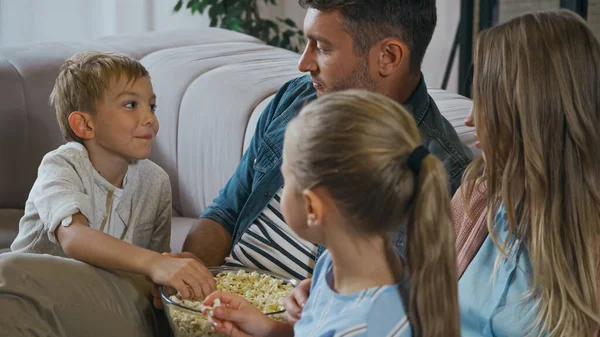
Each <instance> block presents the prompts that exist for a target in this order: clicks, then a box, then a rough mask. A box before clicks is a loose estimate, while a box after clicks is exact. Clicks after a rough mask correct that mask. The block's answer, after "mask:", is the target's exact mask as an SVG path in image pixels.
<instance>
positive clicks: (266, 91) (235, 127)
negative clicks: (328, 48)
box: [0, 28, 473, 252]
mask: <svg viewBox="0 0 600 337" xmlns="http://www.w3.org/2000/svg"><path fill="white" fill-rule="evenodd" d="M83 50H100V51H116V52H120V53H124V54H127V55H130V56H132V57H134V58H136V59H139V60H141V62H142V63H143V64H144V65H145V66H146V67H147V68H148V70H149V72H150V75H151V76H152V82H153V85H154V90H155V92H156V94H157V96H158V100H157V104H158V113H157V115H158V119H159V121H160V132H159V134H158V137H157V143H156V145H155V147H154V148H153V152H152V156H151V159H152V160H154V161H155V162H156V163H158V164H159V165H160V166H162V167H163V168H164V169H165V170H166V171H167V172H168V173H169V175H170V177H171V182H172V187H173V208H174V214H176V217H175V218H174V220H173V235H172V242H171V246H172V249H173V250H174V251H179V250H180V249H181V245H182V243H183V239H184V238H185V234H186V233H187V231H188V230H189V228H190V226H191V224H192V223H193V222H194V219H195V218H196V217H197V216H198V215H199V214H200V213H201V212H202V210H203V209H204V208H205V207H206V206H207V205H209V204H210V202H211V200H212V199H213V198H214V197H215V196H216V195H217V193H218V191H219V189H220V188H221V187H223V186H224V185H225V183H226V181H227V179H228V178H229V177H230V176H231V175H232V174H233V172H234V170H235V167H236V165H237V163H238V162H239V160H240V158H241V155H242V153H243V150H244V149H245V147H246V146H247V145H248V143H249V141H250V138H251V137H252V134H253V132H254V127H255V124H256V121H257V119H258V116H259V114H260V113H261V111H262V110H263V109H264V107H265V106H266V105H267V103H268V102H269V100H270V99H271V98H272V96H273V94H274V93H275V91H276V90H277V89H278V88H279V87H280V86H281V85H282V84H284V83H285V82H286V81H288V80H289V79H291V78H294V77H296V76H299V75H301V74H300V73H299V72H298V70H297V68H296V63H297V61H298V57H299V55H298V54H295V53H292V52H289V51H285V50H282V49H277V48H272V47H269V46H266V45H264V44H263V43H262V42H261V41H259V40H257V39H254V38H252V37H249V36H246V35H242V34H238V33H234V32H230V31H225V30H221V29H213V28H207V29H201V30H185V31H172V32H167V33H148V34H143V35H136V36H114V37H107V38H102V39H99V40H96V41H91V42H57V43H38V44H31V45H26V46H22V47H11V48H0V102H1V104H0V252H1V251H3V250H4V251H6V249H8V247H9V246H10V243H11V242H12V240H13V239H14V237H15V236H16V233H17V230H18V222H19V219H20V217H21V215H22V213H23V211H22V210H23V208H24V205H25V201H26V200H27V195H28V193H29V190H30V188H31V186H32V185H33V182H34V180H35V178H36V172H37V167H38V165H39V163H40V160H41V159H42V157H43V155H44V154H45V153H47V152H49V151H51V150H53V149H55V148H57V147H58V146H59V145H60V144H62V143H63V140H62V138H61V136H60V132H59V128H58V125H57V123H56V118H55V115H54V111H53V109H52V108H51V107H50V106H49V104H48V95H49V94H50V91H51V89H52V86H53V83H54V80H55V77H56V74H57V72H58V67H59V66H60V64H61V63H62V62H63V61H64V60H65V59H66V58H68V57H69V56H71V55H72V54H74V53H76V52H79V51H83ZM425 71H426V70H425ZM430 84H431V83H430ZM430 94H431V95H432V97H433V98H434V100H435V101H436V103H437V104H438V106H439V108H440V111H441V112H442V114H444V115H445V116H446V118H448V120H449V121H450V122H451V123H452V125H453V126H455V128H456V130H457V132H458V133H459V135H460V136H461V139H462V140H463V141H464V142H465V143H466V144H468V145H469V146H470V147H471V148H473V133H472V131H471V130H468V129H467V128H465V127H464V126H463V120H464V118H465V117H466V115H467V114H468V112H469V110H470V107H471V101H470V100H468V99H466V98H463V97H460V96H458V95H455V94H451V93H448V92H445V91H442V90H436V89H430Z"/></svg>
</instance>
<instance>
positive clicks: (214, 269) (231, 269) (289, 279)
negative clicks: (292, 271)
mask: <svg viewBox="0 0 600 337" xmlns="http://www.w3.org/2000/svg"><path fill="white" fill-rule="evenodd" d="M207 269H208V270H209V271H211V272H213V274H214V275H215V276H216V275H218V274H220V273H222V272H237V271H239V270H243V271H245V272H247V273H252V272H257V273H259V274H265V275H268V276H271V277H274V278H277V279H280V280H282V281H284V282H287V283H290V284H292V285H293V286H294V287H296V286H298V284H299V283H300V281H299V280H297V279H295V278H292V277H285V276H283V275H281V274H277V273H274V272H270V271H266V270H261V269H256V268H247V267H233V266H223V267H208V268H207ZM214 272H217V273H216V274H215V273H214ZM164 288H165V286H164V285H161V286H160V287H159V289H160V297H161V299H162V300H163V301H164V302H166V303H167V304H169V305H173V306H176V307H178V308H180V309H184V310H187V311H192V312H195V313H199V314H202V311H201V310H197V309H194V308H190V307H186V306H184V305H181V304H179V303H176V302H175V301H173V300H171V299H170V298H169V297H168V296H167V295H165V291H164ZM165 309H166V308H165ZM283 312H285V310H280V311H273V312H269V313H266V314H265V315H274V314H280V313H283Z"/></svg>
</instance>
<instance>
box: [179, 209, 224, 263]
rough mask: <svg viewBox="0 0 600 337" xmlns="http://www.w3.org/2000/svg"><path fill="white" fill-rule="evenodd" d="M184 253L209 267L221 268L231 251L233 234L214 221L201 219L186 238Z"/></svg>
mask: <svg viewBox="0 0 600 337" xmlns="http://www.w3.org/2000/svg"><path fill="white" fill-rule="evenodd" d="M183 251H184V252H190V253H192V254H194V255H196V256H197V257H198V258H199V259H200V260H201V261H202V262H204V264H205V265H206V266H207V267H212V266H220V265H222V264H223V262H224V261H225V258H226V257H227V255H229V252H230V251H231V234H229V232H228V231H227V230H225V228H224V227H223V226H222V225H221V224H219V223H218V222H216V221H214V220H211V219H206V218H202V219H199V220H198V222H197V223H196V224H194V226H193V227H192V229H191V230H190V232H189V233H188V235H187V237H186V238H185V242H184V243H183Z"/></svg>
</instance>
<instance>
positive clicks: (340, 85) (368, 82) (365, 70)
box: [327, 58, 377, 92]
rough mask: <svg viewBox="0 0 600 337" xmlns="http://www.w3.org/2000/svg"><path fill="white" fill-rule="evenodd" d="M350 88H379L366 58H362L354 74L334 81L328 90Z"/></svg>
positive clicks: (371, 89)
mask: <svg viewBox="0 0 600 337" xmlns="http://www.w3.org/2000/svg"><path fill="white" fill-rule="evenodd" d="M348 89H364V90H369V91H376V90H377V85H376V83H375V81H374V80H373V79H372V78H371V76H370V75H369V67H368V65H367V60H366V58H365V59H363V58H360V59H359V60H358V63H357V66H356V68H355V69H354V71H353V72H352V74H350V76H348V77H346V78H342V79H340V80H338V81H336V82H334V83H332V84H331V85H330V86H329V87H328V88H327V91H328V92H335V91H343V90H348Z"/></svg>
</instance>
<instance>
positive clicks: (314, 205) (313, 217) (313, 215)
mask: <svg viewBox="0 0 600 337" xmlns="http://www.w3.org/2000/svg"><path fill="white" fill-rule="evenodd" d="M302 197H303V198H304V204H305V207H306V214H307V225H308V227H309V228H314V227H319V226H322V225H323V217H324V208H325V205H324V200H323V198H322V196H321V195H319V193H316V192H315V191H314V190H312V189H305V190H304V191H303V192H302Z"/></svg>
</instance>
